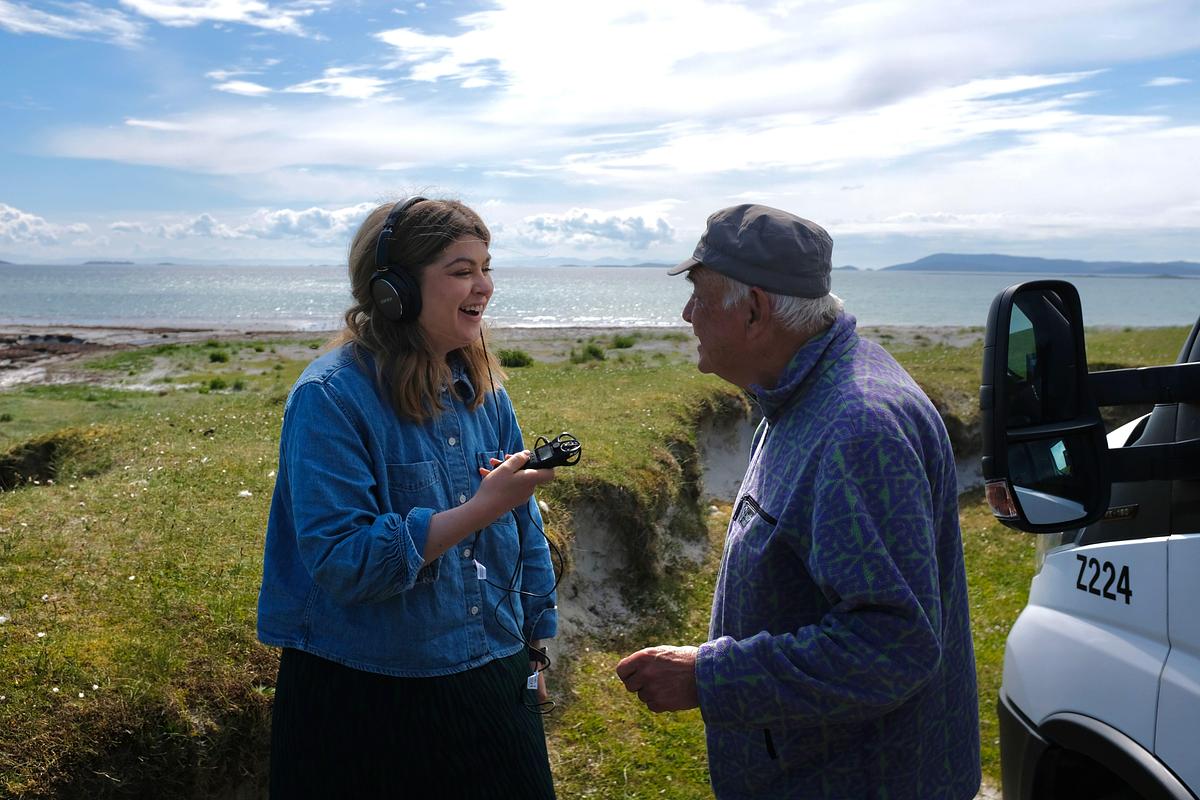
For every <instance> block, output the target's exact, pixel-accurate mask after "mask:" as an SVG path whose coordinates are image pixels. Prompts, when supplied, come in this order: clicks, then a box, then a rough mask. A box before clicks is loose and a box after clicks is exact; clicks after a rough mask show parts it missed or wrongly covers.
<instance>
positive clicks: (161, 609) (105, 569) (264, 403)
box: [0, 328, 1186, 798]
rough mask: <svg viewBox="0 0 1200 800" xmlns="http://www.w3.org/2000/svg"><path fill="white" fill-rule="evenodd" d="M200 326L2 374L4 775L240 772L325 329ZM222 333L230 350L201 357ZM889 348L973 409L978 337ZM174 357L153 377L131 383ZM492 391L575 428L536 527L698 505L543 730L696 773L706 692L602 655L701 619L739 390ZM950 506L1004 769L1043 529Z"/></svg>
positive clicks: (594, 375)
mask: <svg viewBox="0 0 1200 800" xmlns="http://www.w3.org/2000/svg"><path fill="white" fill-rule="evenodd" d="M1185 333H1186V331H1185V330H1183V329H1178V328H1176V329H1165V330H1155V329H1151V330H1142V329H1139V330H1134V331H1129V332H1123V331H1089V332H1088V344H1089V353H1090V354H1091V356H1092V359H1091V360H1092V361H1093V363H1097V362H1102V363H1105V364H1118V365H1122V366H1132V365H1136V364H1143V363H1166V362H1170V361H1173V360H1174V358H1175V355H1176V354H1177V352H1178V348H1179V346H1180V343H1181V342H1182V340H1183V337H1184V335H1185ZM214 344H216V345H218V346H217V347H210V346H206V345H205V344H197V345H182V346H181V345H163V346H159V347H152V348H145V349H144V350H133V351H124V352H121V353H116V354H113V355H108V356H104V357H102V358H98V359H94V360H92V361H91V362H88V366H89V369H90V370H91V371H92V373H93V375H94V376H95V377H94V380H95V381H98V382H99V383H101V384H103V385H95V384H92V385H88V384H67V385H56V386H42V387H25V388H17V389H10V390H7V391H5V392H3V393H0V414H3V416H4V422H3V424H0V453H3V452H5V451H11V450H12V449H13V448H14V447H17V446H19V445H25V444H28V443H30V442H31V441H34V440H39V437H50V438H52V439H55V437H57V438H56V439H55V441H57V442H59V444H57V445H56V446H55V447H56V449H55V450H54V452H55V454H56V455H55V456H54V458H53V459H52V463H51V464H50V466H51V467H52V469H51V471H49V472H47V473H45V474H44V475H42V478H41V479H39V480H40V483H39V484H37V485H32V484H30V485H26V486H24V487H23V488H19V489H16V490H14V491H8V492H4V493H3V494H0V616H3V617H5V621H4V622H2V623H0V695H3V699H0V797H4V796H14V797H30V798H39V797H54V796H87V797H106V796H124V795H129V794H135V795H136V794H139V793H141V794H146V793H152V794H154V795H155V796H159V797H182V796H189V797H190V796H204V795H205V794H206V793H208V794H213V793H220V792H225V791H228V788H229V787H230V786H233V785H235V784H236V783H238V782H239V781H241V782H243V783H247V782H250V783H252V782H253V781H254V780H256V778H255V776H256V774H257V771H258V770H260V769H261V767H262V764H263V760H264V750H263V747H264V743H265V731H266V726H267V725H268V723H269V707H270V695H271V686H272V684H273V680H274V670H275V663H276V661H275V658H276V656H275V654H274V652H273V651H271V650H269V649H267V648H264V647H262V646H261V645H259V644H258V643H257V642H256V641H255V638H254V612H255V602H256V597H257V590H258V583H259V578H260V570H261V542H262V535H263V530H264V527H265V522H266V513H267V508H268V505H269V496H270V491H271V487H272V485H273V477H274V475H273V471H274V469H275V467H276V463H275V462H276V457H277V447H278V430H279V422H280V416H281V412H282V405H281V404H282V400H283V398H284V396H285V394H286V391H287V388H288V387H289V386H290V385H291V383H292V382H293V381H294V379H295V377H296V376H297V374H298V373H299V371H300V369H301V368H302V367H303V364H304V363H306V362H307V360H309V359H310V358H311V357H312V356H313V355H315V353H314V352H312V349H311V348H312V346H314V345H317V346H319V343H318V342H314V341H311V340H299V341H285V340H280V341H278V342H271V343H263V342H258V343H254V344H242V343H238V342H227V341H223V342H220V343H215V342H214ZM1126 345H1128V347H1126ZM264 347H265V351H264ZM218 350H219V351H220V352H226V353H228V354H229V360H228V361H227V362H211V361H210V360H209V353H211V352H217V351H218ZM896 352H897V357H898V358H899V359H900V360H901V361H902V362H903V363H905V365H906V366H907V367H908V368H909V369H910V371H912V372H913V374H914V376H915V377H916V378H917V379H918V380H919V381H920V382H921V383H922V385H924V386H926V387H928V388H930V390H931V393H937V394H938V395H939V396H940V397H941V398H943V400H942V402H943V404H944V405H945V406H946V407H947V408H950V409H952V410H956V409H958V410H961V413H962V414H963V415H964V419H968V420H969V419H971V416H970V415H971V413H972V410H971V408H970V402H968V398H969V399H970V400H971V401H972V402H973V397H974V392H975V391H976V390H977V385H978V374H979V357H980V354H981V351H980V348H979V347H977V346H972V347H966V348H951V347H943V346H940V345H936V344H922V343H917V344H915V345H914V346H912V347H909V348H906V349H902V348H897V351H896ZM167 370H169V371H170V373H171V377H172V380H171V382H170V383H169V384H158V388H157V389H155V390H150V391H147V390H145V389H142V388H137V389H135V388H130V387H143V386H145V385H147V384H148V383H150V380H149V379H150V378H151V376H159V377H161V376H162V374H163V373H164V371H167ZM131 372H132V373H133V374H132V375H131V374H130V373H131ZM215 381H220V382H224V384H225V385H226V387H227V388H226V389H217V390H215V391H214V390H213V387H214V382H215ZM216 385H218V386H219V385H220V384H216ZM238 385H240V386H241V387H242V390H240V391H234V390H233V389H234V387H236V386H238ZM201 387H203V388H206V389H207V390H208V392H209V393H208V394H200V393H199V391H198V389H199V388H201ZM508 389H509V391H510V393H511V394H512V397H513V402H514V405H515V407H516V409H517V413H518V416H519V418H520V420H521V424H522V428H523V430H524V431H525V433H526V436H527V437H528V438H529V439H530V440H532V439H533V437H535V436H537V435H543V436H547V437H553V436H554V435H556V434H557V433H559V432H560V431H563V430H569V431H571V432H572V433H574V434H575V435H576V436H577V437H578V438H579V439H580V441H581V442H582V443H583V446H584V458H583V462H582V463H581V464H580V465H579V466H578V467H576V468H573V469H572V470H561V471H560V477H559V479H558V480H556V481H555V482H554V483H552V484H549V485H548V486H547V487H545V491H543V492H541V493H540V497H541V498H542V499H544V500H546V501H547V502H548V503H549V504H550V506H551V513H550V514H549V515H548V520H549V525H548V529H549V533H550V534H551V535H554V536H556V537H558V538H560V539H567V538H569V532H570V513H571V510H572V509H573V508H576V507H578V505H579V504H580V503H583V502H588V501H590V502H595V503H601V504H603V505H604V506H605V507H607V508H610V509H611V522H612V524H613V525H614V526H615V527H616V528H617V529H618V530H622V531H624V532H625V534H626V535H627V536H630V537H634V541H633V543H634V544H636V545H638V546H641V547H643V548H644V549H645V550H646V551H647V552H651V553H652V552H653V551H654V548H655V542H654V541H652V540H651V539H649V538H648V536H649V535H648V534H647V533H646V532H647V531H648V530H651V529H652V528H653V526H652V525H651V523H652V522H653V521H654V520H655V519H657V518H658V517H659V516H660V515H661V514H662V512H663V511H664V510H665V508H666V507H667V506H668V505H671V504H675V505H680V504H684V505H686V504H690V505H691V506H693V507H694V512H695V513H694V514H691V515H690V516H689V515H684V519H685V521H686V522H687V524H689V525H691V526H692V527H693V528H694V529H695V532H696V533H697V534H700V533H701V532H703V531H707V535H708V536H709V537H710V541H712V542H713V543H714V547H712V548H710V553H709V559H708V561H707V563H706V564H705V565H704V567H703V568H701V569H681V568H676V567H672V566H671V565H670V564H669V562H667V566H666V567H665V568H663V569H661V570H658V571H654V570H641V571H635V572H634V573H632V574H630V575H629V576H626V577H627V579H628V581H629V589H630V597H631V598H632V599H633V601H634V603H635V605H637V607H638V609H639V612H640V613H639V618H640V619H644V620H647V622H646V623H645V624H644V625H642V626H641V627H640V628H638V629H637V630H634V631H632V632H629V633H628V634H626V635H625V636H624V637H622V638H620V639H618V640H615V641H593V642H590V643H587V644H586V645H585V648H586V649H584V650H582V651H580V652H577V653H572V654H566V656H565V657H564V658H560V659H559V661H558V662H557V663H556V668H555V671H554V673H553V679H552V683H553V685H554V688H553V691H554V692H557V693H558V697H559V699H560V701H561V702H560V706H559V709H558V710H557V711H556V712H555V714H554V715H553V716H552V717H551V718H550V720H549V725H548V731H549V741H550V748H551V754H552V763H553V765H554V768H555V776H556V781H557V783H558V787H559V793H560V795H561V796H563V797H588V796H593V797H651V796H653V797H664V796H665V797H680V798H690V797H708V796H711V795H710V792H709V789H708V784H707V775H706V767H705V762H704V740H703V726H702V723H701V720H700V717H699V714H698V713H697V712H691V713H686V714H677V715H653V714H650V713H649V712H647V711H646V710H645V709H644V708H643V707H642V706H641V704H640V703H638V702H636V700H635V698H633V697H632V696H629V695H627V694H626V693H625V692H624V691H623V689H621V687H620V684H619V682H617V681H616V678H615V677H614V676H613V672H612V668H613V666H614V665H615V664H616V662H617V660H619V659H620V658H621V657H623V656H624V655H626V654H627V653H629V652H632V651H633V650H634V649H637V648H639V647H642V646H645V645H647V644H652V643H661V642H677V643H683V642H699V641H702V640H703V638H704V636H705V630H706V625H707V609H708V603H709V601H710V599H711V591H712V584H713V580H714V572H715V565H716V559H717V558H718V556H719V547H718V546H716V545H717V544H718V543H719V542H720V539H721V536H722V535H723V531H724V525H725V520H726V519H727V516H728V508H723V509H721V510H719V511H718V513H717V514H715V515H706V516H701V514H702V511H701V506H699V505H698V504H697V500H699V499H700V498H697V497H696V496H695V483H694V479H695V474H696V469H697V465H696V463H695V431H696V424H695V422H696V420H697V419H698V418H699V417H700V416H702V415H704V414H708V413H721V412H730V411H733V410H736V409H737V408H738V407H740V404H741V403H743V402H744V401H743V400H742V399H741V397H740V394H739V393H738V392H737V391H736V390H733V389H732V388H731V387H728V386H727V385H725V384H723V383H721V382H720V381H718V380H716V379H714V378H711V377H709V376H702V375H699V374H698V373H697V372H696V371H695V369H694V367H693V366H691V365H690V364H687V363H678V362H677V361H673V360H670V359H636V360H635V359H628V360H625V361H622V360H619V359H615V358H614V359H607V360H604V361H596V360H588V361H584V362H581V363H577V364H576V363H569V362H566V363H559V364H542V363H534V364H532V365H529V366H528V367H523V368H521V369H520V370H517V371H514V372H513V373H512V374H511V377H510V379H509V382H508ZM160 392H161V393H160ZM975 413H977V412H975ZM51 481H52V482H51ZM962 527H963V541H964V549H965V553H966V559H967V569H968V575H969V581H970V591H971V606H972V615H973V622H974V633H975V644H976V655H977V663H978V670H979V680H980V709H981V718H982V733H983V759H984V770H985V775H987V776H988V777H989V779H990V780H991V781H992V782H993V783H995V782H997V781H998V754H997V749H996V742H995V738H996V728H995V710H994V706H995V697H996V692H997V690H998V687H999V680H1000V670H1001V664H1002V658H1003V642H1004V637H1005V635H1006V634H1007V631H1008V629H1009V627H1010V626H1011V624H1012V621H1013V620H1014V619H1015V617H1016V615H1017V614H1018V613H1019V611H1020V609H1021V608H1022V606H1023V605H1024V602H1025V596H1026V592H1027V590H1028V585H1029V577H1030V574H1031V569H1032V548H1033V538H1032V537H1030V536H1027V535H1023V534H1019V533H1015V532H1012V531H1009V530H1007V529H1005V528H1003V527H1001V526H999V525H997V524H996V523H995V522H994V521H993V520H992V518H991V516H990V514H988V513H987V511H986V509H985V508H984V507H983V505H982V500H981V498H980V497H979V495H978V494H968V495H965V496H964V497H963V498H962ZM39 633H42V634H45V635H44V636H38V634H39ZM55 688H57V689H58V691H57V692H56V691H54V689H55ZM80 694H82V695H83V696H82V697H80V696H79V695H80ZM260 777H261V776H260ZM150 787H153V788H150Z"/></svg>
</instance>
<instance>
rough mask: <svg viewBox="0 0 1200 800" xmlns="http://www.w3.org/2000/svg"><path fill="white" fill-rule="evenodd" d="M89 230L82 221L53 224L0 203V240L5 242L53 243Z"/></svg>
mask: <svg viewBox="0 0 1200 800" xmlns="http://www.w3.org/2000/svg"><path fill="white" fill-rule="evenodd" d="M90 232H91V228H89V227H88V226H87V225H85V224H83V223H74V224H71V225H54V224H52V223H50V222H47V221H46V220H45V219H43V218H42V217H39V216H38V215H36V214H30V213H29V212H27V211H22V210H21V209H19V208H13V207H12V206H10V205H8V204H6V203H0V242H3V243H5V244H11V245H25V244H38V245H53V244H58V243H59V242H61V241H64V240H66V239H72V238H75V237H78V236H84V235H87V234H88V233H90Z"/></svg>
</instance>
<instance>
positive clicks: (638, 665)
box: [617, 645, 700, 711]
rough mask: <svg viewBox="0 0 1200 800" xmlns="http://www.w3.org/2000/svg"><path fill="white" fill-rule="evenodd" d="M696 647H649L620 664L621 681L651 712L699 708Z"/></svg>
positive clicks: (619, 675)
mask: <svg viewBox="0 0 1200 800" xmlns="http://www.w3.org/2000/svg"><path fill="white" fill-rule="evenodd" d="M698 652H699V649H698V648H695V647H670V646H667V645H661V646H659V647H647V648H646V649H645V650H639V651H637V652H636V653H634V654H633V655H631V656H626V657H625V658H623V659H621V663H619V664H617V677H618V678H620V679H621V682H622V683H624V684H625V688H626V689H628V690H629V691H631V692H637V696H638V697H639V698H640V699H641V701H642V702H643V703H645V704H646V707H647V708H649V709H650V710H651V711H683V710H684V709H688V708H697V707H698V706H699V705H700V695H699V694H698V693H697V690H696V654H697V653H698Z"/></svg>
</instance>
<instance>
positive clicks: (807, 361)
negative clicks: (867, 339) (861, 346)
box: [750, 312, 858, 420]
mask: <svg viewBox="0 0 1200 800" xmlns="http://www.w3.org/2000/svg"><path fill="white" fill-rule="evenodd" d="M856 327H857V322H856V320H855V319H854V317H853V316H851V315H850V314H846V313H844V312H843V313H841V314H839V315H838V317H837V319H835V320H834V321H833V325H831V326H830V327H829V330H827V331H825V332H824V333H822V334H821V335H819V336H817V337H815V338H813V339H809V340H808V341H807V342H805V343H804V344H802V345H801V346H800V349H799V350H797V351H796V354H795V355H793V356H792V360H791V361H789V362H788V365H787V366H786V367H784V368H783V373H782V374H781V375H780V376H779V381H778V383H777V384H776V385H775V388H773V389H765V388H763V387H762V386H759V385H758V384H752V385H751V386H750V394H752V395H753V396H754V399H755V400H757V401H758V405H759V406H760V407H761V408H762V412H763V416H765V417H766V418H767V419H769V420H773V419H774V418H775V417H776V416H778V414H779V412H780V411H782V410H783V408H784V407H785V406H787V405H788V404H789V403H790V402H792V401H793V400H794V399H796V398H798V397H799V396H800V395H801V394H802V393H803V392H802V390H803V389H804V388H806V387H807V386H809V385H810V384H811V383H812V381H813V380H815V379H816V378H818V377H819V376H820V375H821V373H823V372H824V371H825V370H826V369H828V368H829V366H830V365H831V364H832V363H833V362H834V361H835V360H836V359H837V358H838V357H839V356H841V355H842V354H843V353H845V352H846V351H847V350H849V349H850V348H852V347H854V345H855V344H856V343H857V342H858V334H857V333H856V332H855V328H856Z"/></svg>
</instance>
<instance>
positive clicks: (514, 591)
mask: <svg viewBox="0 0 1200 800" xmlns="http://www.w3.org/2000/svg"><path fill="white" fill-rule="evenodd" d="M479 344H480V345H481V346H482V347H483V363H484V365H485V366H486V367H487V373H488V383H489V384H490V385H491V389H492V403H493V405H494V407H495V409H496V438H497V439H498V440H499V441H497V443H496V444H497V445H498V448H499V451H500V454H501V455H504V450H505V449H506V448H505V446H504V442H505V441H507V439H505V438H504V437H502V436H501V434H500V397H499V395H498V394H497V392H496V379H495V378H494V377H493V375H492V363H491V359H490V358H489V357H488V352H487V342H486V341H485V340H484V336H483V330H482V329H481V330H480V331H479ZM489 466H490V465H489ZM531 502H533V496H532V495H531V496H530V497H529V499H528V500H526V501H525V509H526V511H525V513H526V515H527V516H528V517H529V521H530V523H532V524H533V526H534V527H535V528H537V530H538V532H539V533H541V534H542V538H543V539H545V540H546V544H548V545H549V546H550V548H551V552H552V553H557V554H558V560H559V565H560V568H559V569H558V570H556V571H555V575H554V585H553V586H552V587H550V591H549V592H546V593H544V594H542V593H535V592H527V591H525V590H524V589H518V588H517V576H518V575H519V574H520V572H521V568H522V566H524V563H525V537H524V536H522V535H521V527H520V525H519V524H518V526H517V560H516V564H514V565H513V571H512V577H511V578H510V579H509V581H508V586H507V587H504V586H500V585H499V584H496V583H492V582H491V581H490V580H488V579H487V578H484V583H486V584H488V585H489V586H492V587H494V588H496V589H499V590H500V591H502V592H505V596H504V597H503V598H501V599H500V600H499V601H498V602H497V603H496V606H495V608H494V609H492V618H493V619H494V620H495V622H496V627H498V628H500V629H501V630H502V631H504V632H505V633H507V634H508V635H509V636H512V637H513V638H514V639H516V640H517V641H519V642H521V643H522V644H523V645H525V649H526V651H527V652H529V653H531V654H532V653H536V654H537V656H535V657H534V658H533V660H534V661H536V662H537V663H538V668H537V669H536V670H535V672H534V674H535V675H537V674H540V673H542V672H544V671H546V670H548V669H550V656H549V655H547V654H546V653H545V652H544V651H542V650H539V649H537V648H536V647H534V646H533V643H532V642H530V641H529V640H528V639H526V638H525V633H524V631H516V632H514V631H512V630H511V629H509V627H508V626H507V625H505V624H504V623H503V622H501V621H500V604H501V603H503V602H505V601H508V610H509V613H510V614H512V616H513V619H516V617H517V612H516V609H515V608H514V607H513V605H512V602H513V595H520V596H523V597H549V596H550V595H552V594H554V591H555V590H556V589H557V588H558V582H559V581H560V580H562V572H563V569H564V568H565V562H564V561H563V556H562V553H561V552H560V551H559V549H558V547H557V546H556V545H555V544H554V542H553V541H551V539H550V537H549V536H547V535H546V531H545V530H544V529H543V528H542V526H541V525H538V524H537V523H536V522H534V519H533V513H532V512H531V511H529V503H531ZM513 512H514V514H513V516H514V518H515V517H516V514H515V512H516V509H513ZM480 533H481V531H476V532H475V541H476V546H478V541H479V534H480ZM476 563H478V562H476ZM550 568H551V569H554V561H553V558H552V559H551V562H550ZM522 616H523V615H522ZM528 688H529V687H528V684H526V685H524V686H522V688H521V691H522V694H521V695H520V697H521V705H523V706H525V708H527V709H529V710H530V711H532V712H534V713H536V714H541V715H543V716H544V715H546V714H549V713H550V712H551V711H553V710H554V701H553V700H547V701H546V702H544V703H541V702H539V703H535V704H533V705H530V704H529V703H527V702H525V696H524V692H525V691H526V690H528ZM533 691H535V692H536V691H537V690H536V688H535V689H534V690H533Z"/></svg>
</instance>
